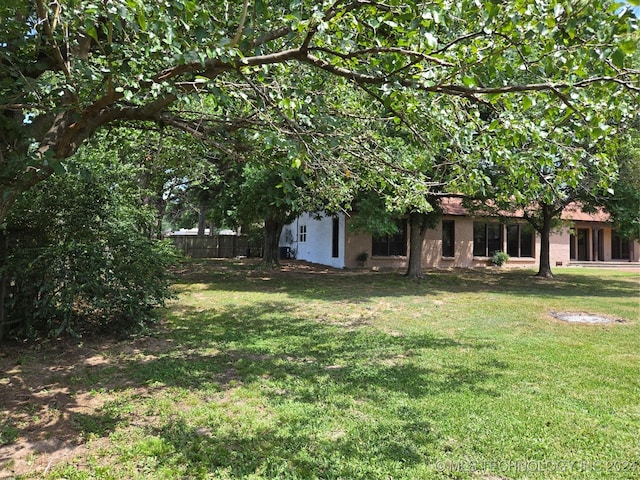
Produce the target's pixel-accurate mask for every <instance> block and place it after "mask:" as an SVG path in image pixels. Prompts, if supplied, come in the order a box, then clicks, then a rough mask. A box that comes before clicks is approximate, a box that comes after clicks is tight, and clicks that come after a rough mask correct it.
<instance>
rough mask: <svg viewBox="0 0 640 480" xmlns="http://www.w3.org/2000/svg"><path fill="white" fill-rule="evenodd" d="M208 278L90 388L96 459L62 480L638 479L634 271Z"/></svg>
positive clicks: (187, 281)
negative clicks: (603, 319)
mask: <svg viewBox="0 0 640 480" xmlns="http://www.w3.org/2000/svg"><path fill="white" fill-rule="evenodd" d="M196 267H197V268H196ZM193 270H197V272H196V273H191V274H183V275H182V276H181V277H180V279H179V282H178V283H177V285H176V290H177V292H178V294H179V295H178V299H177V300H176V301H175V302H174V303H173V304H172V305H170V307H169V308H168V309H167V312H166V315H165V322H164V323H163V328H162V329H159V330H158V332H157V333H155V334H154V337H153V339H154V342H153V344H151V343H150V344H149V345H153V348H151V347H149V348H148V349H147V350H142V351H136V352H124V353H119V354H117V355H115V354H114V355H115V356H114V357H113V358H111V361H110V363H109V366H108V367H105V368H104V370H103V371H102V372H101V374H99V375H98V374H96V371H95V370H92V371H87V372H86V374H85V377H83V376H82V375H81V376H75V377H74V384H73V385H71V388H73V389H74V390H75V391H76V392H82V391H88V390H92V391H93V392H94V395H96V396H97V397H98V398H104V402H103V404H102V407H101V408H100V409H99V410H98V411H96V412H95V413H94V414H93V415H84V416H76V418H75V424H76V426H77V429H78V432H79V435H83V436H84V437H85V438H86V439H87V441H88V444H89V447H90V452H91V453H90V454H89V456H88V457H87V458H83V459H82V461H78V462H70V463H67V464H63V465H57V466H56V467H54V468H52V469H50V470H49V472H48V473H47V474H48V477H47V478H51V479H53V478H60V479H61V478H66V479H85V478H100V479H112V478H113V479H120V478H133V479H143V478H144V479H174V478H193V479H235V478H246V479H313V478H322V479H338V478H341V479H383V478H384V479H387V478H396V479H417V478H424V479H432V478H434V479H437V478H443V479H444V478H459V479H464V478H486V479H495V478H509V479H511V478H523V479H524V478H526V479H556V478H557V479H564V478H566V479H573V478H593V479H601V478H611V479H625V478H626V479H632V478H639V477H640V430H639V428H640V427H639V425H640V374H639V372H640V371H639V369H638V365H639V363H640V352H639V351H638V345H639V340H640V326H639V325H638V321H639V320H640V301H639V299H640V278H639V276H638V274H637V273H635V274H634V273H624V272H617V271H606V270H587V269H580V270H578V269H573V270H572V269H557V271H556V278H555V279H553V280H551V281H545V280H541V279H537V278H534V277H532V272H530V271H502V270H500V271H497V270H489V271H479V272H474V271H461V272H433V273H429V274H428V275H427V276H426V278H425V279H424V280H423V281H422V282H418V283H416V282H408V281H406V280H405V279H404V278H403V277H402V276H401V275H398V274H396V273H376V274H372V273H369V274H342V273H322V272H321V273H299V272H298V273H296V272H293V273H282V272H270V271H268V270H262V269H260V268H259V267H257V266H255V265H251V264H249V265H243V264H241V263H239V262H219V261H217V262H202V263H199V264H196V265H195V266H194V268H193ZM552 310H567V311H580V312H590V313H601V314H606V315H608V316H612V317H616V318H619V319H624V320H625V321H626V323H617V324H612V325H606V326H594V325H575V324H565V323H562V322H559V321H556V320H554V319H552V318H551V317H550V316H549V312H550V311H552ZM114 367H115V368H114ZM34 475H35V474H34ZM35 476H36V477H37V476H38V475H35Z"/></svg>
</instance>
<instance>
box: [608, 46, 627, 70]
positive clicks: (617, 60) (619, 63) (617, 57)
mask: <svg viewBox="0 0 640 480" xmlns="http://www.w3.org/2000/svg"><path fill="white" fill-rule="evenodd" d="M625 56H626V55H625V53H624V52H623V51H622V50H621V49H619V48H618V49H616V51H615V52H613V55H611V61H612V62H613V64H614V65H615V66H616V67H620V68H624V59H625Z"/></svg>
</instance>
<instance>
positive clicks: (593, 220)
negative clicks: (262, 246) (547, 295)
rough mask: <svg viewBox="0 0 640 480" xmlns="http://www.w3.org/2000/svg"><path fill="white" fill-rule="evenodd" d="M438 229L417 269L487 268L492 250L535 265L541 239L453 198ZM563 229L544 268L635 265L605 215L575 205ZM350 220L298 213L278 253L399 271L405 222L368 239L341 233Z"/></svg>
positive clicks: (638, 248) (516, 218)
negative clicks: (361, 259)
mask: <svg viewBox="0 0 640 480" xmlns="http://www.w3.org/2000/svg"><path fill="white" fill-rule="evenodd" d="M441 205H442V208H443V216H442V219H441V221H440V225H439V226H438V227H437V228H435V229H433V230H429V231H428V233H427V236H426V241H425V245H424V250H423V258H422V265H423V267H424V268H436V269H446V268H454V267H461V268H473V267H480V266H486V265H488V264H489V261H490V258H491V255H492V254H493V252H495V251H497V250H502V251H504V252H507V253H508V254H509V256H510V260H509V262H508V263H507V266H510V267H514V266H520V267H531V268H534V267H535V268H537V267H538V266H539V261H540V236H539V235H538V234H537V233H536V232H535V231H534V230H533V229H532V228H531V227H530V226H529V224H528V223H526V222H525V221H524V219H523V218H522V214H514V215H512V216H511V217H509V218H508V219H507V220H505V217H498V216H491V215H485V216H482V215H477V214H476V215H473V214H471V213H470V212H469V211H467V209H465V208H464V206H463V205H462V201H461V200H460V199H457V198H445V199H442V202H441ZM562 220H563V221H564V222H563V223H564V225H563V227H562V228H561V229H560V230H559V231H554V232H552V233H551V239H550V252H549V253H550V259H551V266H552V267H554V266H556V267H558V266H567V265H570V264H575V263H577V262H611V261H616V262H635V263H636V264H638V265H639V266H640V244H639V243H638V242H630V241H627V240H624V239H622V238H620V237H619V236H618V235H617V234H616V232H615V230H614V229H613V228H612V226H611V224H610V223H609V222H608V215H607V214H606V213H604V212H597V213H594V214H590V213H585V212H583V211H582V210H580V208H578V207H577V206H575V205H572V206H571V207H568V208H566V209H565V211H564V212H563V213H562ZM348 222H349V217H348V216H347V215H346V214H344V213H341V214H338V215H335V216H331V215H325V214H317V213H305V214H303V215H301V216H299V217H298V218H297V219H296V220H295V221H294V222H292V223H290V224H289V225H286V226H285V227H284V228H283V231H282V235H281V237H280V247H281V248H280V251H281V252H290V253H291V256H292V257H294V258H297V259H299V260H306V261H308V262H312V263H318V264H322V265H328V266H331V267H335V268H354V267H358V266H359V262H358V259H357V257H358V256H359V255H360V254H361V253H362V252H365V253H366V254H367V257H368V260H367V262H366V265H367V267H378V268H405V267H406V266H407V259H408V257H407V255H408V252H409V231H408V229H409V226H408V222H407V219H400V220H399V221H398V233H397V234H395V235H389V236H384V237H379V238H375V237H372V236H371V234H367V233H362V232H352V231H350V230H349V229H348Z"/></svg>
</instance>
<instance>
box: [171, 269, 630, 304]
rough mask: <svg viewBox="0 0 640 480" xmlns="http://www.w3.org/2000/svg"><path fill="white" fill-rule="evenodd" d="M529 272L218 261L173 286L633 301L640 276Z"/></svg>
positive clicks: (335, 295) (361, 298)
mask: <svg viewBox="0 0 640 480" xmlns="http://www.w3.org/2000/svg"><path fill="white" fill-rule="evenodd" d="M534 273H535V272H534V271H533V270H522V269H513V270H508V269H505V270H497V269H488V270H484V269H477V270H464V269H456V270H437V271H436V270H434V271H428V272H426V273H425V276H424V278H423V279H422V280H421V281H419V282H412V281H409V280H407V279H406V277H404V275H402V274H401V273H398V272H371V271H355V272H354V271H348V270H338V269H331V268H320V269H315V270H314V269H313V268H296V264H293V265H285V266H283V267H281V268H280V269H273V270H270V269H265V268H261V267H260V265H259V264H256V263H255V262H249V263H243V262H239V261H235V262H232V261H224V260H217V261H216V262H213V263H206V262H205V263H202V264H198V269H197V274H196V275H195V277H194V275H192V274H189V273H186V274H185V275H184V276H178V277H177V279H176V282H177V284H180V283H192V282H193V281H194V279H195V281H198V282H200V283H204V284H206V286H207V289H209V290H213V291H237V292H265V293H273V292H282V293H286V294H287V295H289V296H291V297H294V298H302V299H309V300H326V301H344V300H348V301H349V302H351V303H361V302H366V301H368V300H370V299H371V298H376V297H381V296H415V295H435V294H442V293H461V292H494V291H497V292H501V293H513V294H515V295H526V296H537V295H538V296H544V297H548V296H553V297H574V296H590V297H603V298H628V297H633V298H635V297H638V293H639V291H640V276H638V275H634V274H633V273H631V274H629V273H624V274H619V275H616V274H611V273H606V272H604V273H603V272H602V271H600V272H595V271H594V272H580V273H573V272H572V271H571V270H569V271H562V270H560V271H558V272H556V276H555V278H553V279H545V278H538V277H536V276H535V275H534Z"/></svg>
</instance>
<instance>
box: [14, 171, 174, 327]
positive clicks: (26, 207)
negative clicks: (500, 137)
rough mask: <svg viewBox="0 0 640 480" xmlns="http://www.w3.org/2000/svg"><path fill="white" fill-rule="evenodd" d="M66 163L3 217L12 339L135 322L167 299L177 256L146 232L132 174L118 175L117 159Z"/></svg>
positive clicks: (149, 216) (147, 212)
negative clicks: (81, 164) (63, 171)
mask: <svg viewBox="0 0 640 480" xmlns="http://www.w3.org/2000/svg"><path fill="white" fill-rule="evenodd" d="M84 164H85V165H87V164H88V162H87V161H86V160H85V161H84ZM68 167H69V170H70V172H69V173H66V174H64V175H53V176H52V177H50V178H49V179H48V180H47V181H46V182H44V183H42V184H41V185H39V186H38V187H36V188H34V189H32V190H31V191H29V192H28V193H27V194H26V195H24V196H23V197H22V198H21V199H20V200H19V201H18V203H17V204H16V208H15V209H14V210H13V212H12V214H11V215H10V216H9V217H8V218H7V223H6V226H5V229H4V233H5V235H6V240H7V261H6V264H5V265H3V274H4V275H3V276H4V278H6V279H7V280H8V281H9V283H7V284H5V287H6V290H5V293H6V294H7V295H6V299H7V300H6V304H5V305H4V307H5V312H4V314H5V318H4V320H5V321H4V324H5V326H6V329H5V333H7V334H10V335H12V336H17V337H35V336H40V335H49V336H57V335H60V334H61V333H70V334H76V335H78V334H81V333H82V332H83V331H88V330H100V329H102V328H108V329H109V331H112V332H113V331H114V330H116V329H127V328H130V327H132V326H140V325H143V324H144V323H145V322H147V321H149V320H150V319H151V318H152V315H151V311H152V309H153V307H155V306H158V305H162V304H163V302H164V300H165V299H166V298H168V297H169V296H170V290H169V284H168V276H167V267H168V265H169V264H170V263H171V262H172V261H173V260H174V259H175V258H176V255H175V253H174V250H173V247H172V246H170V245H169V244H168V243H166V242H163V241H157V240H150V239H149V238H148V235H147V232H148V228H149V227H150V226H151V225H153V224H154V222H155V219H154V214H153V212H152V211H151V209H144V208H142V209H141V208H140V207H139V197H138V196H137V191H138V190H137V185H136V184H135V176H129V178H130V181H129V182H127V180H125V179H124V178H125V171H126V168H127V167H126V166H119V165H117V164H106V163H102V164H100V163H95V162H94V163H92V164H91V165H90V167H91V168H89V169H87V168H81V167H79V166H78V164H76V163H73V162H71V163H70V164H69V165H68ZM74 170H75V173H71V172H73V171H74ZM18 272H19V273H20V274H19V275H17V273H18Z"/></svg>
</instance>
